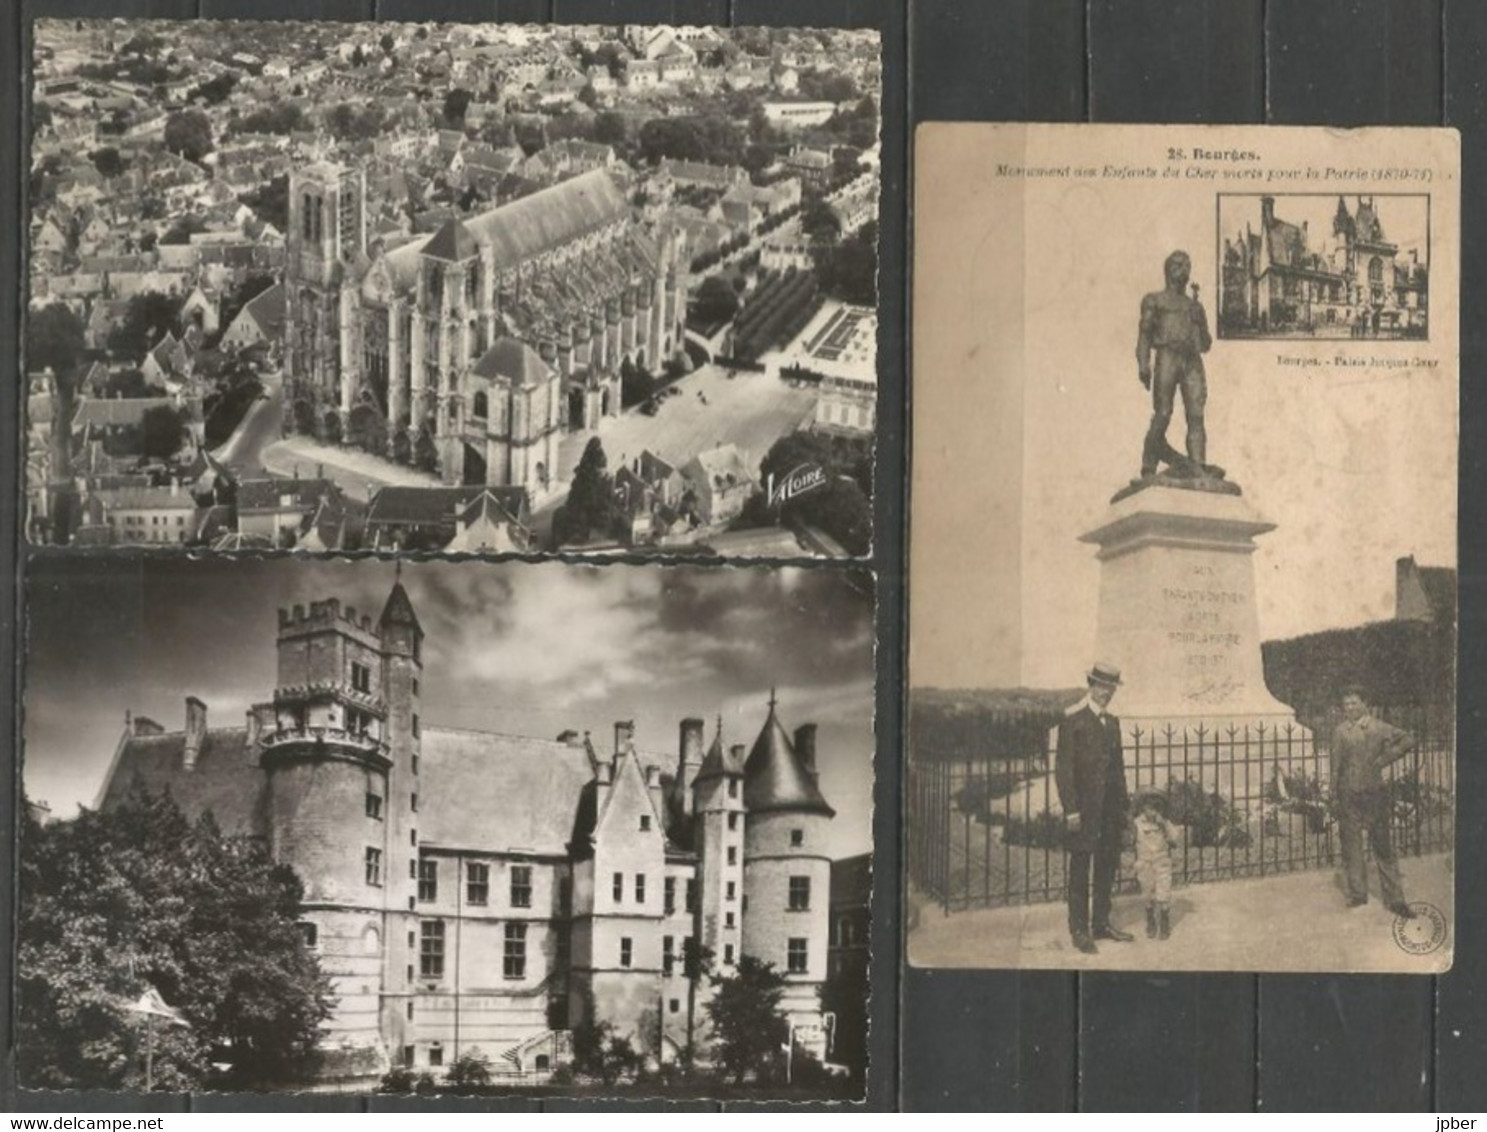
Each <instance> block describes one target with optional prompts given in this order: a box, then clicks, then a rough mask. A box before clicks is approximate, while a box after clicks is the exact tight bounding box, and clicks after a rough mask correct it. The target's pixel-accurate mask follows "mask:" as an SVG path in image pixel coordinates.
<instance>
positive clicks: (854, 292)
mask: <svg viewBox="0 0 1487 1132" xmlns="http://www.w3.org/2000/svg"><path fill="white" fill-rule="evenodd" d="M811 258H812V259H813V260H814V262H815V267H816V276H817V278H819V279H820V281H821V290H823V291H825V292H826V293H827V294H828V295H831V296H832V297H834V298H838V299H841V300H842V301H843V302H848V303H856V304H858V305H859V306H868V307H870V306H875V305H876V304H877V301H878V300H877V296H878V224H877V221H875V220H869V221H868V222H867V223H866V224H864V225H863V226H862V227H861V228H859V229H858V230H857V231H856V232H853V233H852V235H850V236H848V237H847V238H846V239H845V240H842V241H841V242H840V243H838V244H835V245H826V246H817V247H813V248H812V249H811Z"/></svg>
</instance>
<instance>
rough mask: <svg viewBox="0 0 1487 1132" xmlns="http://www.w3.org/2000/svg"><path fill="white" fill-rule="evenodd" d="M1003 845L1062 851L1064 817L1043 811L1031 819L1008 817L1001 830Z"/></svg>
mask: <svg viewBox="0 0 1487 1132" xmlns="http://www.w3.org/2000/svg"><path fill="white" fill-rule="evenodd" d="M1002 844H1003V845H1023V846H1026V847H1027V848H1029V849H1062V848H1063V847H1064V817H1063V815H1062V814H1055V813H1051V812H1050V811H1048V810H1044V811H1042V812H1041V813H1039V814H1037V815H1036V816H1035V817H1032V818H1022V817H1016V816H1013V817H1009V818H1008V819H1007V821H1006V825H1005V827H1004V828H1003V830H1002Z"/></svg>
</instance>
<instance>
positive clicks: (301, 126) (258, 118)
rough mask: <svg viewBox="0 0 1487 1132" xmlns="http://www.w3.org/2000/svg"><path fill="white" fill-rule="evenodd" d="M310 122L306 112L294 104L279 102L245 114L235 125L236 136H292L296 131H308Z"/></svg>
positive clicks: (233, 129) (233, 130)
mask: <svg viewBox="0 0 1487 1132" xmlns="http://www.w3.org/2000/svg"><path fill="white" fill-rule="evenodd" d="M309 128H310V120H309V119H308V118H306V117H305V112H304V111H303V110H301V109H300V108H299V106H298V105H297V104H296V103H293V102H279V103H275V104H274V105H272V106H265V107H264V108H263V109H261V110H254V111H252V112H251V113H249V114H244V115H243V116H242V117H241V118H239V119H238V120H237V121H236V122H234V123H233V127H232V132H233V133H235V134H279V135H281V136H283V135H287V134H291V133H293V132H295V131H296V130H308V129H309Z"/></svg>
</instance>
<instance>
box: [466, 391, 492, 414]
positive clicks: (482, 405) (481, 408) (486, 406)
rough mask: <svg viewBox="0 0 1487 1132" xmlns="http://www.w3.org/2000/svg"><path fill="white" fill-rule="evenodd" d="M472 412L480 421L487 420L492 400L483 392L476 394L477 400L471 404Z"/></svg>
mask: <svg viewBox="0 0 1487 1132" xmlns="http://www.w3.org/2000/svg"><path fill="white" fill-rule="evenodd" d="M470 412H471V414H472V415H474V416H475V417H478V418H479V419H480V420H485V419H486V418H487V417H488V416H490V400H489V398H487V397H486V395H485V394H484V393H483V392H482V393H477V394H475V399H474V401H473V402H472V403H471V408H470Z"/></svg>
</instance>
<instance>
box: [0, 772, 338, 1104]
mask: <svg viewBox="0 0 1487 1132" xmlns="http://www.w3.org/2000/svg"><path fill="white" fill-rule="evenodd" d="M23 812H24V811H23ZM19 866H20V867H19V879H20V886H19V887H20V892H19V917H18V921H17V945H18V946H17V951H18V964H17V982H16V987H17V997H18V999H19V1005H20V1017H19V1026H18V1030H19V1040H18V1043H17V1058H18V1062H19V1064H18V1069H19V1072H20V1074H21V1076H22V1079H23V1080H25V1082H26V1083H27V1084H28V1085H32V1086H35V1087H49V1088H111V1089H131V1088H132V1089H135V1090H138V1089H140V1088H142V1086H143V1065H142V1057H143V1049H142V1040H143V1038H142V1027H141V1026H140V1023H139V1019H138V1017H137V1016H136V1015H133V1014H131V1013H129V1012H128V1011H127V1010H125V1009H124V1008H125V1006H126V1005H127V1004H128V1003H129V1002H131V1001H133V1000H135V999H137V998H138V997H139V996H140V994H141V993H142V992H144V991H145V990H146V989H147V988H151V987H153V988H154V989H155V990H157V991H158V992H159V993H160V995H161V996H162V997H163V998H164V999H165V1001H166V1002H167V1003H169V1004H170V1005H171V1006H172V1007H174V1008H175V1009H177V1010H178V1011H180V1013H181V1014H182V1015H183V1016H184V1017H185V1019H186V1020H187V1022H189V1024H190V1025H189V1028H188V1027H181V1026H156V1027H155V1028H154V1059H153V1060H154V1071H155V1083H156V1086H157V1087H160V1088H166V1089H172V1090H180V1089H190V1088H194V1087H197V1086H199V1085H201V1084H203V1083H206V1082H208V1081H209V1080H211V1081H212V1083H214V1084H218V1085H224V1086H225V1085H232V1084H237V1085H239V1086H240V1087H241V1086H248V1085H253V1084H260V1085H263V1084H271V1083H275V1082H289V1081H292V1080H295V1079H296V1078H298V1077H300V1076H301V1075H303V1074H304V1072H305V1070H306V1069H307V1068H309V1067H311V1066H312V1065H313V1054H314V1049H315V1046H316V1043H317V1042H318V1040H319V1037H320V1029H321V1026H322V1024H323V1023H324V1021H325V1020H326V1019H327V1018H328V1017H329V1016H330V1011H331V1009H332V1006H333V999H332V998H331V996H330V994H329V984H328V982H327V980H326V979H325V977H324V976H323V975H322V974H321V972H320V970H319V966H318V964H317V962H316V959H315V956H314V955H313V954H312V953H311V952H310V951H309V950H308V949H307V948H306V947H305V943H304V938H303V936H302V935H301V933H300V931H299V929H298V927H297V926H296V921H297V920H298V918H299V912H300V901H301V897H302V889H301V886H300V884H299V882H298V880H297V879H296V878H295V877H294V874H293V872H292V871H291V870H289V869H287V868H284V867H282V866H276V865H274V864H273V863H272V861H271V860H270V859H269V857H268V855H267V852H266V851H265V850H264V849H263V848H262V847H261V846H259V845H257V844H255V843H253V842H251V841H247V840H240V839H236V838H230V837H226V836H224V835H223V834H222V832H221V831H220V830H219V829H218V827H217V825H216V822H215V821H213V820H212V818H211V815H210V814H207V815H204V816H203V817H202V818H201V819H199V820H198V821H196V822H195V823H192V822H190V821H188V820H187V818H186V817H185V815H184V814H182V812H181V810H180V809H179V807H177V806H176V804H175V803H174V802H173V801H172V800H171V799H170V797H169V795H151V794H148V793H145V792H144V791H142V790H138V789H136V790H135V791H134V792H133V793H132V794H131V795H130V796H129V797H128V798H127V799H126V800H125V801H124V802H123V803H122V804H121V805H119V806H118V807H117V808H114V809H111V810H109V811H108V812H106V813H93V812H90V811H86V810H85V811H83V812H82V813H81V814H80V815H79V816H78V817H77V818H75V819H72V820H71V821H65V822H54V823H52V824H50V825H47V826H44V827H43V826H40V825H38V824H36V823H35V822H34V821H31V820H30V818H29V817H27V818H26V819H25V824H24V826H23V829H22V838H21V852H20V862H19ZM214 1061H216V1062H223V1061H225V1062H227V1063H229V1064H230V1067H231V1068H230V1069H229V1071H228V1073H227V1074H226V1076H225V1077H217V1078H216V1079H215V1080H213V1069H212V1062H214Z"/></svg>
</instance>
